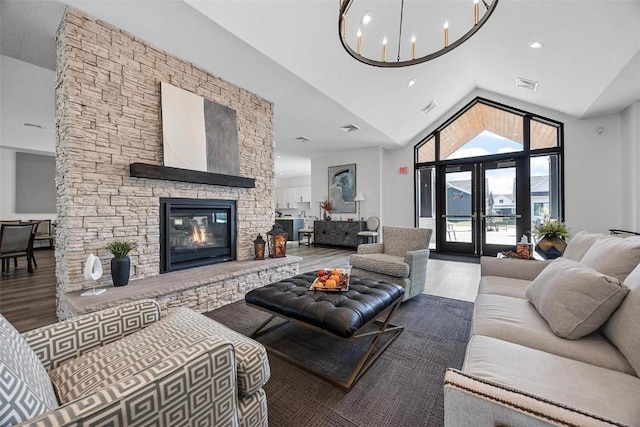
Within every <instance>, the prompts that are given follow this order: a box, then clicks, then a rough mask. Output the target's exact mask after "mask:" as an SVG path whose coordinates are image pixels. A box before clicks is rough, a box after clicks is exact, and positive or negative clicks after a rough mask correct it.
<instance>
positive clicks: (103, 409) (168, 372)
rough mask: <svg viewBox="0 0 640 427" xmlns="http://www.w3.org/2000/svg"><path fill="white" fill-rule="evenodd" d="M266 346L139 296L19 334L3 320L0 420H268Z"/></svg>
mask: <svg viewBox="0 0 640 427" xmlns="http://www.w3.org/2000/svg"><path fill="white" fill-rule="evenodd" d="M269 375H270V371H269V362H268V359H267V354H266V352H265V349H264V347H263V346H262V345H261V344H259V343H257V342H256V341H254V340H252V339H249V338H247V337H245V336H243V335H240V334H238V333H236V332H234V331H232V330H230V329H228V328H226V327H225V326H223V325H221V324H219V323H217V322H215V321H213V320H211V319H209V318H207V317H205V316H203V315H201V314H199V313H196V312H195V311H192V310H190V309H188V308H185V307H178V308H173V309H169V310H168V313H167V314H166V315H164V316H161V315H160V308H159V306H158V304H157V303H156V302H155V301H150V300H146V301H138V302H133V303H127V304H123V305H120V306H117V307H113V308H109V309H106V310H102V311H99V312H96V313H91V314H87V315H84V316H79V317H76V318H74V319H70V320H66V321H63V322H59V323H56V324H53V325H50V326H46V327H43V328H39V329H35V330H33V331H29V332H26V333H24V334H20V333H18V332H17V331H16V330H15V329H14V328H13V327H12V326H11V324H10V323H9V322H7V320H6V319H5V318H4V317H2V316H0V378H3V379H4V380H5V381H4V382H5V384H8V383H10V384H11V387H10V388H4V387H0V425H2V426H13V425H29V426H32V425H33V426H36V425H38V426H39V425H42V426H52V425H62V424H64V425H65V426H72V425H74V426H75V425H111V426H139V425H162V426H195V425H198V426H205V425H206V426H222V425H224V426H264V427H266V426H267V401H266V395H265V392H264V390H263V389H262V386H263V384H265V383H266V382H267V380H268V379H269Z"/></svg>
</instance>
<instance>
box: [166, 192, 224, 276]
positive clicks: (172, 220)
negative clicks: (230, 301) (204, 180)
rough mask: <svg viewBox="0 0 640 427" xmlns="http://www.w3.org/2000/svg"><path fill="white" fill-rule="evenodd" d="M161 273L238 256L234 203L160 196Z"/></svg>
mask: <svg viewBox="0 0 640 427" xmlns="http://www.w3.org/2000/svg"><path fill="white" fill-rule="evenodd" d="M160 222H161V234H162V236H161V242H164V244H163V245H161V252H162V253H161V273H164V272H168V271H173V270H181V269H185V268H190V267H196V266H201V265H206V264H214V263H219V262H225V261H231V260H234V259H235V202H234V201H231V200H197V199H161V221H160Z"/></svg>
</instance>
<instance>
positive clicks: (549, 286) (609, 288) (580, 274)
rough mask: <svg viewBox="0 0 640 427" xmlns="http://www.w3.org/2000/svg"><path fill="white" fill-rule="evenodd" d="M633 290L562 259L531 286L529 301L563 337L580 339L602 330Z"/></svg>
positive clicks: (543, 272)
mask: <svg viewBox="0 0 640 427" xmlns="http://www.w3.org/2000/svg"><path fill="white" fill-rule="evenodd" d="M628 292H629V289H628V288H627V287H626V286H624V285H623V284H622V283H620V281H619V280H618V279H616V278H615V277H609V276H607V275H605V274H602V273H599V272H597V271H595V270H593V269H591V268H589V267H586V266H584V265H582V264H581V263H579V262H576V261H572V260H568V259H563V258H558V259H555V260H554V261H553V262H551V263H550V264H549V265H548V266H547V268H545V269H544V270H542V272H541V273H540V274H539V275H538V277H536V278H535V279H534V280H533V282H531V284H529V286H528V287H527V292H526V296H527V299H528V300H529V301H530V302H531V303H532V304H533V305H534V306H535V308H536V310H538V313H540V315H541V316H542V317H543V318H544V320H546V321H547V323H548V324H549V327H551V330H552V331H553V332H554V333H555V334H556V335H557V336H559V337H562V338H569V339H578V338H581V337H583V336H585V335H588V334H590V333H592V332H594V331H595V330H596V329H598V328H599V327H600V326H601V325H602V324H603V323H604V322H606V321H607V319H608V318H609V316H611V313H613V312H614V311H615V309H616V308H618V306H619V305H620V303H621V302H622V300H623V299H624V297H625V296H627V293H628Z"/></svg>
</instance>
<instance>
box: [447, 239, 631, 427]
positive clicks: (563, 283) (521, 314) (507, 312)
mask: <svg viewBox="0 0 640 427" xmlns="http://www.w3.org/2000/svg"><path fill="white" fill-rule="evenodd" d="M639 263H640V236H636V237H629V238H626V239H623V238H620V237H614V236H603V235H600V234H593V233H585V232H581V233H578V234H577V235H576V236H575V237H574V238H573V239H572V240H571V241H570V242H569V245H568V247H567V250H566V252H565V254H564V256H563V257H562V258H559V259H557V260H554V261H552V262H551V261H529V260H519V259H504V258H502V259H501V258H489V257H484V258H482V260H481V275H482V277H481V281H480V288H479V291H478V296H477V298H476V301H475V308H474V317H473V324H472V330H471V338H470V341H469V343H468V346H467V352H466V355H465V362H464V365H463V367H462V369H461V370H455V369H449V370H448V371H447V373H446V375H445V385H444V393H445V426H447V427H453V426H547V425H561V426H640V378H638V373H640V265H639Z"/></svg>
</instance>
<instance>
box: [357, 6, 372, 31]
mask: <svg viewBox="0 0 640 427" xmlns="http://www.w3.org/2000/svg"><path fill="white" fill-rule="evenodd" d="M372 19H373V12H371V11H370V10H367V11H366V12H365V13H363V14H362V18H360V23H361V24H362V25H363V26H365V27H366V26H367V25H369V24H370V23H371V20H372Z"/></svg>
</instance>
